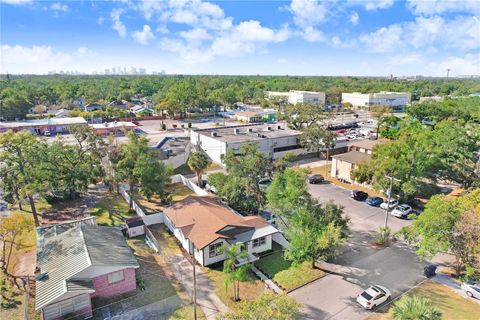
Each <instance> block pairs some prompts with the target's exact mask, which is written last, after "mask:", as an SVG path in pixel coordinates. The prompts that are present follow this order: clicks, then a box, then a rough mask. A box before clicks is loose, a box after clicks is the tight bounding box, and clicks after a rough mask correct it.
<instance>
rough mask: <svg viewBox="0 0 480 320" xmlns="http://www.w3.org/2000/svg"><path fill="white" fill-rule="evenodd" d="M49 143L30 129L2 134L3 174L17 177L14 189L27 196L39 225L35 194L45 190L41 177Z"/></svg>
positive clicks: (0, 138) (0, 139) (21, 196)
mask: <svg viewBox="0 0 480 320" xmlns="http://www.w3.org/2000/svg"><path fill="white" fill-rule="evenodd" d="M46 148H47V145H46V144H45V143H44V142H42V141H37V139H36V138H35V136H33V135H32V134H31V133H30V132H28V131H20V132H16V133H14V132H12V131H7V132H6V133H3V134H0V150H2V151H0V162H1V163H3V164H4V166H3V167H2V169H3V170H4V171H3V173H2V175H12V176H14V177H16V179H17V180H16V185H15V187H14V189H15V190H16V192H18V197H19V198H25V197H26V198H27V199H28V201H29V204H30V208H31V211H32V215H33V218H34V221H35V225H37V226H39V225H40V221H39V219H38V216H37V210H36V207H35V201H34V199H33V197H34V195H36V194H38V193H43V192H44V191H45V185H44V181H42V179H41V178H40V177H41V175H42V174H43V173H44V169H43V168H42V164H43V163H42V159H43V158H44V156H43V155H44V151H45V150H46Z"/></svg>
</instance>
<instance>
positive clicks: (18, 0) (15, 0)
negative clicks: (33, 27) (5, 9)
mask: <svg viewBox="0 0 480 320" xmlns="http://www.w3.org/2000/svg"><path fill="white" fill-rule="evenodd" d="M0 2H1V3H6V4H13V5H24V4H28V3H31V2H33V0H1V1H0Z"/></svg>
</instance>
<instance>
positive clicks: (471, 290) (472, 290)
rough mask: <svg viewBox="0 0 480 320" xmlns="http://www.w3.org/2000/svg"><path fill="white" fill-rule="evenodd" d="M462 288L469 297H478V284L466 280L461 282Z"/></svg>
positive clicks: (479, 294) (479, 290)
mask: <svg viewBox="0 0 480 320" xmlns="http://www.w3.org/2000/svg"><path fill="white" fill-rule="evenodd" d="M462 290H463V291H465V293H466V294H467V296H469V297H470V298H476V299H480V285H478V284H476V283H474V282H470V281H466V282H464V283H462Z"/></svg>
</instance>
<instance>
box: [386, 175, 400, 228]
mask: <svg viewBox="0 0 480 320" xmlns="http://www.w3.org/2000/svg"><path fill="white" fill-rule="evenodd" d="M385 177H386V178H387V179H389V180H390V187H389V188H388V200H387V208H386V209H385V224H384V225H383V228H387V225H388V211H389V210H390V200H391V199H392V187H393V180H395V181H397V182H400V179H396V178H394V177H390V176H385Z"/></svg>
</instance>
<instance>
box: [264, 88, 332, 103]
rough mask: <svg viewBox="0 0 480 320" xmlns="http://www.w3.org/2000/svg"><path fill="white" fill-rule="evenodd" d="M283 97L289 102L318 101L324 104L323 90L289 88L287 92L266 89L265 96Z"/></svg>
mask: <svg viewBox="0 0 480 320" xmlns="http://www.w3.org/2000/svg"><path fill="white" fill-rule="evenodd" d="M274 97H282V98H285V99H286V100H287V101H288V102H289V103H291V104H297V103H318V104H325V92H316V91H300V90H290V91H289V92H276V91H267V98H269V99H271V98H274Z"/></svg>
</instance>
